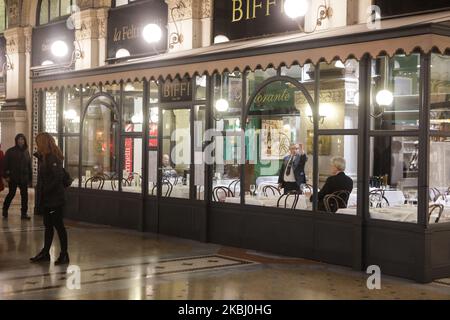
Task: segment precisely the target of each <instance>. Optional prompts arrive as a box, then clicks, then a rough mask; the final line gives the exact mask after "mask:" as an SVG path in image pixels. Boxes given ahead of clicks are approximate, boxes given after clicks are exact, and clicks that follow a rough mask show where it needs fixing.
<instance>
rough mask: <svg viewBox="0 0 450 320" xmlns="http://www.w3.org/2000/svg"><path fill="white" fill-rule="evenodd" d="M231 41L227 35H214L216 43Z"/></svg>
mask: <svg viewBox="0 0 450 320" xmlns="http://www.w3.org/2000/svg"><path fill="white" fill-rule="evenodd" d="M229 41H230V39H228V37H227V36H224V35H221V34H219V35H217V36H215V37H214V44H219V43H225V42H229Z"/></svg>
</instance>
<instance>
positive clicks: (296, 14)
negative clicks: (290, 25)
mask: <svg viewBox="0 0 450 320" xmlns="http://www.w3.org/2000/svg"><path fill="white" fill-rule="evenodd" d="M308 9H309V3H308V0H285V2H284V12H285V13H286V15H287V16H288V17H289V18H291V19H297V18H300V17H303V16H305V15H306V13H307V12H308Z"/></svg>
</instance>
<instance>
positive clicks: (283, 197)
mask: <svg viewBox="0 0 450 320" xmlns="http://www.w3.org/2000/svg"><path fill="white" fill-rule="evenodd" d="M289 199H293V200H292V202H291V203H290V204H289V203H288V200H289ZM298 199H299V193H298V192H296V191H291V192H289V193H285V194H282V195H281V196H280V197H279V198H278V201H277V208H280V205H281V204H283V205H284V208H285V209H296V208H297V203H298ZM283 200H284V201H283Z"/></svg>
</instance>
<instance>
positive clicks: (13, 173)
mask: <svg viewBox="0 0 450 320" xmlns="http://www.w3.org/2000/svg"><path fill="white" fill-rule="evenodd" d="M4 176H5V180H6V182H8V186H9V192H8V195H7V196H6V198H5V201H4V202H3V217H4V218H8V210H9V207H10V206H11V202H12V200H13V199H14V197H15V196H16V191H17V188H19V189H20V197H21V200H22V208H21V217H22V220H30V217H29V216H28V214H27V212H28V185H29V184H30V183H31V179H32V170H31V156H30V153H29V152H28V144H27V139H26V138H25V135H23V134H22V133H19V134H18V135H17V136H16V138H15V146H14V147H12V148H10V149H8V150H7V151H6V154H5V158H4Z"/></svg>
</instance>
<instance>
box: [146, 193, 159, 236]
mask: <svg viewBox="0 0 450 320" xmlns="http://www.w3.org/2000/svg"><path fill="white" fill-rule="evenodd" d="M144 232H153V233H157V232H158V206H157V202H156V197H147V198H146V199H145V212H144Z"/></svg>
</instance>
